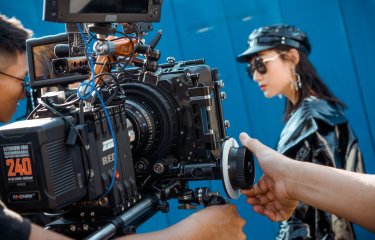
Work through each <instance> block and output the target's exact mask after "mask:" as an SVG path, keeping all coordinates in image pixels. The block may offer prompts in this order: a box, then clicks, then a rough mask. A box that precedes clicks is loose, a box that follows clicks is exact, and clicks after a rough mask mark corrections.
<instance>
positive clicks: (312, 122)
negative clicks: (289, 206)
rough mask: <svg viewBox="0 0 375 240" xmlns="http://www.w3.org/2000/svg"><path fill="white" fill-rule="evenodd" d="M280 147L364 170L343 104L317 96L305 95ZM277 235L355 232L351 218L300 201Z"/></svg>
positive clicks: (348, 234) (327, 235) (303, 236)
mask: <svg viewBox="0 0 375 240" xmlns="http://www.w3.org/2000/svg"><path fill="white" fill-rule="evenodd" d="M277 150H278V152H280V153H282V154H284V155H286V156H288V157H290V158H292V159H296V160H299V161H306V162H312V163H317V164H321V165H326V166H331V167H336V168H341V169H345V170H349V171H355V172H364V165H363V160H362V154H361V152H360V150H359V147H358V142H357V138H356V136H355V134H354V132H353V131H352V129H351V128H350V127H349V124H348V120H347V119H346V118H345V116H344V114H343V112H342V110H341V108H340V107H339V106H336V105H334V104H331V103H329V102H328V101H326V100H322V99H317V98H315V97H309V98H306V99H305V100H304V101H303V102H302V103H301V105H300V107H298V108H297V109H296V110H295V111H294V113H292V115H291V117H290V118H289V120H288V121H287V123H286V125H285V127H284V129H283V131H282V132H281V136H280V140H279V143H278V147H277ZM291 171H293V170H292V169H291ZM322 187H324V186H322ZM348 207H350V206H348ZM276 239H278V240H281V239H283V240H284V239H324V240H328V239H355V235H354V232H353V228H352V224H351V223H350V222H349V221H347V220H345V219H343V218H340V217H337V216H335V215H333V214H330V213H327V212H324V211H321V210H318V209H316V208H313V207H310V206H308V205H306V204H304V203H299V205H298V206H297V208H296V210H295V211H294V213H293V215H292V216H291V218H290V219H289V220H287V221H283V222H282V223H281V225H280V230H279V234H278V236H277V237H276Z"/></svg>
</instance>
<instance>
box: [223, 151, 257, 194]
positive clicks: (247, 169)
mask: <svg viewBox="0 0 375 240" xmlns="http://www.w3.org/2000/svg"><path fill="white" fill-rule="evenodd" d="M228 163H229V169H228V173H229V179H230V183H231V185H232V187H233V189H241V188H249V187H251V186H253V184H254V178H255V168H254V159H253V154H252V153H251V152H250V151H249V150H248V149H247V148H246V147H243V146H242V147H239V148H236V147H231V148H230V150H229V156H228Z"/></svg>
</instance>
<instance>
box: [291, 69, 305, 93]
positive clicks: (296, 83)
mask: <svg viewBox="0 0 375 240" xmlns="http://www.w3.org/2000/svg"><path fill="white" fill-rule="evenodd" d="M294 75H295V76H296V78H297V80H296V81H294V80H293V78H290V88H291V89H292V90H296V91H297V92H298V90H299V89H301V87H302V82H301V76H300V75H299V74H298V73H297V72H294Z"/></svg>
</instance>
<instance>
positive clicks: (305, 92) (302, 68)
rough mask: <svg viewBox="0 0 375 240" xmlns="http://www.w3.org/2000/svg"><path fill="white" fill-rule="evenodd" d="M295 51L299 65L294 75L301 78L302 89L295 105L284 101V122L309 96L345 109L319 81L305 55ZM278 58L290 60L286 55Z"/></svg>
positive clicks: (283, 48)
mask: <svg viewBox="0 0 375 240" xmlns="http://www.w3.org/2000/svg"><path fill="white" fill-rule="evenodd" d="M290 49H291V48H290V47H287V46H279V47H277V48H275V51H276V52H278V53H281V52H287V51H289V50H290ZM297 51H298V53H299V56H300V59H299V63H298V64H297V66H296V73H298V74H299V75H300V77H301V84H302V87H301V88H300V89H298V92H297V93H298V101H297V103H296V104H295V105H293V104H292V102H291V101H289V100H288V99H286V102H285V111H284V121H287V120H288V119H289V117H290V115H291V113H292V112H293V111H294V110H295V109H297V108H298V107H299V106H300V105H301V103H302V101H303V100H304V99H305V98H307V97H309V96H315V97H317V98H319V99H325V100H327V101H328V102H331V103H333V104H335V105H339V106H341V107H342V108H346V105H345V104H344V103H343V102H341V101H340V100H339V99H338V98H337V97H336V96H335V95H333V93H332V92H331V91H330V90H329V89H328V87H327V85H326V84H325V83H324V82H323V81H322V80H321V79H320V77H319V76H318V73H317V72H316V70H315V68H314V66H313V65H312V64H311V63H310V61H309V59H308V58H307V55H306V53H304V52H303V51H300V50H297ZM280 57H281V58H282V59H283V60H289V61H290V60H291V59H288V56H287V55H286V54H282V55H281V56H280Z"/></svg>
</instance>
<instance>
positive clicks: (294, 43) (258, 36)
mask: <svg viewBox="0 0 375 240" xmlns="http://www.w3.org/2000/svg"><path fill="white" fill-rule="evenodd" d="M248 44H249V48H248V49H247V50H246V51H245V52H243V53H241V54H240V55H238V56H237V61H238V62H248V61H249V60H250V58H251V57H252V56H253V55H254V54H256V53H258V52H261V51H264V50H268V49H271V48H275V47H277V46H279V45H285V46H289V47H292V48H296V49H299V50H302V51H304V52H305V53H306V54H307V55H308V54H309V53H310V52H311V45H310V41H309V39H308V38H307V36H306V34H305V33H304V32H303V31H301V30H299V29H298V28H297V27H295V26H291V25H284V24H277V25H272V26H266V27H261V28H258V29H255V30H254V31H253V32H252V33H251V34H250V35H249V40H248Z"/></svg>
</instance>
